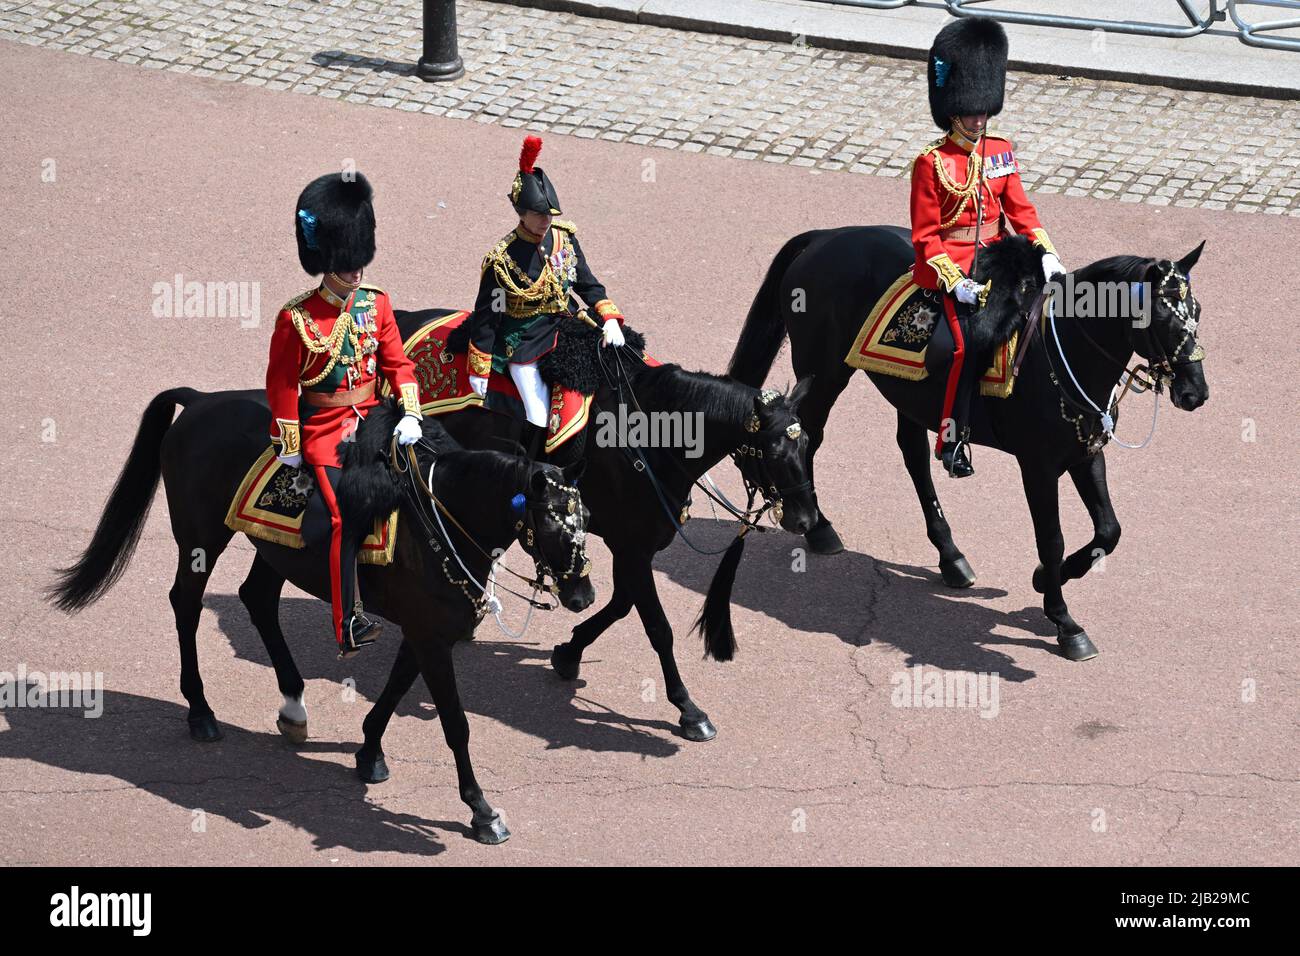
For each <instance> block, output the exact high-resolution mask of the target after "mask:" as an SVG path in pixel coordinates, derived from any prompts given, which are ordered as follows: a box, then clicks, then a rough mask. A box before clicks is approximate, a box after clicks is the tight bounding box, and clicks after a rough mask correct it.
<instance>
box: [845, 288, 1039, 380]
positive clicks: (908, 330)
mask: <svg viewBox="0 0 1300 956" xmlns="http://www.w3.org/2000/svg"><path fill="white" fill-rule="evenodd" d="M940 296H941V293H939V292H937V291H935V290H933V289H923V288H921V286H919V285H917V284H916V281H915V280H914V279H913V278H912V270H911V269H910V268H909V269H908V270H907V271H906V272H904V273H903V274H902V275H901V276H899V277H898V278H897V279H896V280H895V281H894V283H893V284H892V285H890V287H889V288H888V289H886V290H885V294H884V295H882V296H881V297H880V299H879V300H878V301H877V302H876V304H875V305H873V306H872V307H871V311H870V312H869V313H868V314H867V320H866V321H865V322H864V323H863V324H862V329H861V330H860V331H859V332H858V336H857V338H856V339H855V340H854V342H853V347H852V348H851V349H849V354H848V355H846V356H845V357H844V361H845V362H846V363H847V364H849V365H851V366H852V367H853V368H860V369H863V370H865V371H868V372H879V373H880V374H882V375H892V376H894V377H895V378H905V379H907V380H909V381H913V382H919V381H922V380H923V379H925V378H927V377H928V376H929V374H930V373H929V370H928V369H927V368H926V364H925V359H926V352H927V350H928V349H929V345H930V336H931V334H932V333H933V332H934V329H935V326H936V325H937V324H938V323H940V322H946V321H947V319H946V318H945V317H944V312H943V300H942V299H941V297H940ZM1019 340H1020V332H1019V330H1018V329H1017V330H1014V331H1012V332H1011V335H1010V337H1009V338H1005V339H1003V340H1002V341H1001V342H999V343H997V345H996V346H995V347H994V349H993V360H992V364H991V365H990V366H989V367H988V369H987V370H986V371H985V372H984V374H983V375H981V376H980V394H981V395H986V396H989V397H991V398H1007V397H1009V396H1010V395H1011V391H1012V389H1014V388H1015V384H1016V379H1015V374H1014V371H1013V363H1014V361H1015V355H1016V346H1017V344H1018V343H1019Z"/></svg>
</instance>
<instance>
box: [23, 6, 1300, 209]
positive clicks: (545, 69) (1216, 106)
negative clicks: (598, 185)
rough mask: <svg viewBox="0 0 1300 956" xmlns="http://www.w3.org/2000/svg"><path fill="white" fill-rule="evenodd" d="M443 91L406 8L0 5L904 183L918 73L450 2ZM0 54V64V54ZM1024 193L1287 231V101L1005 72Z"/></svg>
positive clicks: (108, 30) (54, 20)
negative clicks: (455, 67) (1107, 201)
mask: <svg viewBox="0 0 1300 956" xmlns="http://www.w3.org/2000/svg"><path fill="white" fill-rule="evenodd" d="M458 8H459V14H460V51H461V55H462V56H463V58H464V60H465V63H466V67H467V73H466V75H465V76H464V77H463V78H461V79H459V80H457V81H455V82H453V83H435V84H426V83H423V82H421V81H420V80H419V79H418V78H416V77H415V76H414V62H415V61H416V60H417V59H418V57H419V54H420V42H421V38H420V23H421V14H420V9H421V8H420V3H419V2H417V0H385V2H380V0H325V2H310V0H158V2H154V3H151V2H140V3H122V2H117V0H91V2H76V0H62V2H60V0H34V2H27V3H20V2H14V0H0V39H6V40H16V41H18V42H22V43H29V44H36V45H39V46H44V47H53V48H58V49H64V50H69V51H71V52H74V53H81V54H89V55H90V56H95V57H100V58H104V59H112V60H116V61H119V62H122V63H129V64H138V65H141V66H144V67H148V68H153V69H166V70H174V71H179V72H187V73H193V74H194V75H196V76H212V77H217V78H220V79H227V80H236V81H239V82H242V83H248V84H253V85H258V86H265V87H267V88H269V89H276V90H290V91H293V92H296V93H308V94H312V95H316V96H324V97H329V98H333V99H344V100H348V101H351V102H358V103H369V104H371V105H374V106H380V107H385V108H389V109H398V110H406V111H410V112H417V111H419V112H424V113H431V114H436V115H441V116H448V117H453V118H472V119H475V120H478V121H481V122H488V123H499V124H501V125H503V126H519V127H522V126H526V127H528V128H529V129H530V130H535V131H539V132H545V131H551V132H556V133H570V134H573V135H576V136H582V137H592V138H595V137H599V138H601V139H608V140H620V141H627V142H632V143H638V144H650V145H653V146H658V147H664V148H668V149H680V150H687V151H692V152H708V153H712V154H716V155H720V156H734V157H737V158H741V159H751V160H761V161H766V162H774V163H788V164H790V165H794V166H806V167H815V168H819V169H846V170H849V171H851V172H857V173H868V174H872V175H878V176H901V175H905V174H906V172H907V170H908V168H909V164H910V162H911V160H912V158H913V157H914V156H915V155H916V153H917V152H918V151H919V150H920V148H922V147H923V146H924V145H925V144H926V143H927V142H929V141H930V140H931V139H933V138H934V136H935V135H936V133H935V130H934V129H933V128H932V126H931V124H930V121H929V118H928V117H929V114H928V110H927V108H926V105H925V102H924V86H925V84H924V79H923V75H924V74H923V67H922V65H921V64H919V63H914V62H908V61H901V60H892V59H888V58H885V57H878V56H868V55H864V54H857V53H847V52H840V51H832V50H822V49H815V48H807V47H800V46H798V45H792V44H779V43H771V42H760V41H752V40H744V39H738V38H733V37H721V36H711V35H706V34H698V33H686V32H680V31H675V30H667V29H662V28H659V27H650V26H642V25H632V24H625V23H616V22H612V21H605V20H596V19H589V18H583V17H577V16H572V15H567V14H558V13H552V12H545V11H537V10H530V9H524V8H520V7H515V6H510V5H503V4H499V3H489V2H481V0H461V2H460V3H459V4H458ZM2 55H3V54H2V53H0V56H2ZM1007 102H1008V107H1007V109H1006V110H1005V112H1004V113H1003V116H1002V118H1001V122H1000V123H998V124H997V125H996V127H995V130H996V131H1000V132H1002V133H1003V134H1005V135H1008V136H1010V137H1012V138H1013V139H1014V140H1015V142H1016V143H1017V148H1018V151H1019V153H1020V155H1021V159H1022V162H1023V164H1024V166H1025V181H1026V185H1027V187H1028V188H1030V189H1031V190H1037V191H1038V192H1064V193H1066V194H1067V195H1074V196H1095V197H1098V198H1118V199H1119V200H1120V201H1123V202H1146V203H1152V204H1158V205H1170V204H1172V205H1175V206H1195V207H1201V208H1209V209H1234V210H1239V211H1244V212H1263V213H1272V214H1275V215H1290V216H1300V104H1297V103H1295V102H1283V101H1274V100H1266V99H1255V98H1250V97H1225V96H1220V95H1216V94H1209V93H1198V92H1182V91H1172V90H1166V89H1161V88H1152V87H1141V86H1135V85H1129V84H1124V83H1115V82H1105V81H1094V80H1084V79H1077V78H1059V77H1049V76H1040V75H1033V74H1013V75H1012V76H1011V77H1010V79H1009V84H1008V101H1007Z"/></svg>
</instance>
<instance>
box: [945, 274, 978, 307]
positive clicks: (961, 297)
mask: <svg viewBox="0 0 1300 956" xmlns="http://www.w3.org/2000/svg"><path fill="white" fill-rule="evenodd" d="M982 288H984V287H983V286H981V285H980V284H979V283H978V282H976V281H975V280H974V279H962V280H961V281H960V282H958V283H957V284H956V285H955V286H953V290H952V294H953V295H955V296H956V297H957V301H958V302H965V303H966V304H967V305H976V304H978V303H979V300H980V289H982Z"/></svg>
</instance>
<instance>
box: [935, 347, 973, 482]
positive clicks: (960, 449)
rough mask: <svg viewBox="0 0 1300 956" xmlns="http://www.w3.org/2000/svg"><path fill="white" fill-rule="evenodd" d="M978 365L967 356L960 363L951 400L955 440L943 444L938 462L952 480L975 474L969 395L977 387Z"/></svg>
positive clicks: (971, 357)
mask: <svg viewBox="0 0 1300 956" xmlns="http://www.w3.org/2000/svg"><path fill="white" fill-rule="evenodd" d="M979 368H980V363H979V362H978V361H977V360H975V358H974V356H967V359H966V361H965V362H963V363H962V368H961V376H960V377H959V378H958V379H957V394H956V395H954V396H953V400H952V420H953V433H954V434H955V435H956V438H955V440H953V441H945V442H944V443H943V454H942V455H941V456H940V460H941V461H942V462H943V467H944V470H945V471H947V472H948V474H949V475H951V476H952V477H954V478H969V477H970V476H971V475H973V474H975V466H974V465H972V464H971V458H970V401H971V395H972V394H973V393H974V391H975V389H976V388H978V387H979V385H978V379H979Z"/></svg>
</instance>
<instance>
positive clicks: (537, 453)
mask: <svg viewBox="0 0 1300 956" xmlns="http://www.w3.org/2000/svg"><path fill="white" fill-rule="evenodd" d="M519 440H520V442H521V443H522V444H523V446H524V454H525V455H527V456H528V460H529V461H533V462H543V461H545V460H546V429H545V428H542V427H540V426H538V425H534V424H533V423H532V422H524V430H523V433H522V434H521V435H520V436H519Z"/></svg>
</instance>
